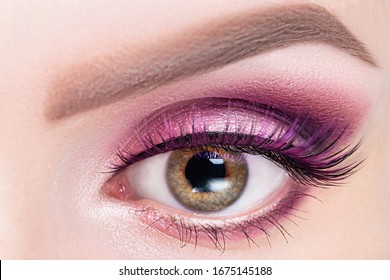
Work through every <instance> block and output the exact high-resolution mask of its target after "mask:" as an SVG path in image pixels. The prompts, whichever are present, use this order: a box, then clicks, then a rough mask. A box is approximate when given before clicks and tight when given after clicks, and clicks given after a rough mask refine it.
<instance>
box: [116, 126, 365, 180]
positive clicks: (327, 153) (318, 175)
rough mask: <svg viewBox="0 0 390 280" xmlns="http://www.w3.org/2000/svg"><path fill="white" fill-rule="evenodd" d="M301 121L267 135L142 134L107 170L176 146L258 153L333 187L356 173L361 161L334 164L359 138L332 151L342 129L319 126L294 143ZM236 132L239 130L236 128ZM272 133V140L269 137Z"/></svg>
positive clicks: (298, 175)
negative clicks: (136, 146)
mask: <svg viewBox="0 0 390 280" xmlns="http://www.w3.org/2000/svg"><path fill="white" fill-rule="evenodd" d="M304 123H305V122H300V121H299V120H298V119H296V120H295V121H293V122H292V124H291V125H290V127H289V128H288V129H287V130H285V132H281V129H280V127H277V128H276V129H274V131H273V132H272V134H271V135H270V136H269V137H267V138H263V137H260V136H259V135H248V134H241V133H233V132H227V131H228V130H227V128H226V131H224V132H208V131H203V132H197V133H192V134H191V133H190V134H184V135H183V134H182V135H180V136H178V137H172V138H170V139H164V137H163V136H161V134H160V141H161V142H159V143H154V142H153V140H152V137H151V136H150V135H146V137H143V138H142V144H143V146H144V151H143V152H141V153H138V154H132V153H130V152H129V151H126V150H123V149H120V150H118V151H117V152H116V155H117V157H118V158H119V159H120V161H121V164H112V165H111V166H110V172H114V173H116V172H120V171H121V170H123V169H124V168H126V167H127V166H129V165H131V164H133V163H135V162H138V161H140V160H143V159H145V158H148V157H151V156H154V155H157V154H161V153H165V152H169V151H172V150H176V149H198V151H199V149H202V148H205V147H206V146H208V147H212V148H215V149H225V150H226V151H229V152H243V153H248V154H252V155H261V156H263V157H265V158H267V159H269V160H271V161H273V162H274V163H275V164H277V165H278V166H280V167H282V168H284V169H285V170H286V172H287V173H288V174H289V175H290V176H291V178H292V179H293V180H295V181H297V182H299V183H301V184H303V185H310V186H316V187H328V186H335V185H339V184H340V182H341V181H342V180H344V179H346V178H348V177H349V176H351V175H352V174H354V173H355V172H356V170H357V168H358V167H359V166H360V165H361V164H362V162H363V160H361V161H354V162H352V163H349V164H347V165H345V166H340V167H338V166H339V165H340V164H341V163H343V162H345V161H346V160H347V159H348V158H349V157H350V156H351V155H352V154H354V153H355V152H356V151H357V150H358V148H359V147H360V145H361V141H359V142H358V143H357V144H356V145H354V146H346V147H344V148H341V149H339V150H337V151H333V148H334V147H335V146H336V144H337V142H338V140H339V139H340V138H341V137H342V136H343V134H344V132H345V131H346V129H344V130H342V131H341V132H340V133H339V134H335V132H334V129H332V128H321V129H318V130H317V132H316V133H314V135H312V136H308V137H307V138H306V139H304V140H303V143H301V144H296V140H297V138H298V137H299V136H300V135H305V134H307V133H306V131H305V130H304ZM252 126H253V124H252ZM193 130H194V129H193ZM237 131H242V130H241V128H240V127H239V128H238V129H237ZM251 131H252V129H251ZM274 136H276V139H273V138H274ZM330 139H331V141H330Z"/></svg>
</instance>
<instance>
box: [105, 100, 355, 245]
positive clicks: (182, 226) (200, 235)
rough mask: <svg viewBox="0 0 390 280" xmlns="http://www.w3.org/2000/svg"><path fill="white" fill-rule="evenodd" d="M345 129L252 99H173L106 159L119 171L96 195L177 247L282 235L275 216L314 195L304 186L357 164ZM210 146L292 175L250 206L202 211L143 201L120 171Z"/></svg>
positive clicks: (338, 176) (326, 182) (286, 214)
mask: <svg viewBox="0 0 390 280" xmlns="http://www.w3.org/2000/svg"><path fill="white" fill-rule="evenodd" d="M279 108H281V106H279ZM346 131H348V129H347V128H346V126H345V124H343V123H341V122H334V123H332V122H331V121H328V123H327V125H324V124H323V122H321V121H319V120H317V119H316V118H315V117H314V116H311V115H310V114H309V113H300V114H297V113H294V112H293V110H283V111H282V110H281V109H278V108H275V107H274V106H272V105H271V104H269V103H268V104H262V103H256V102H254V101H253V100H251V101H249V100H245V99H237V98H200V99H192V100H186V101H181V102H176V103H173V104H171V105H168V106H165V107H163V108H160V109H159V110H156V111H155V112H154V113H153V114H151V115H150V116H149V117H148V118H146V119H145V120H144V121H143V122H142V124H139V125H138V126H137V128H136V129H135V130H134V131H133V134H132V136H131V137H130V138H129V139H127V141H126V142H124V143H123V144H122V146H121V147H120V148H119V149H118V151H117V153H116V157H115V158H114V160H113V161H112V162H111V172H113V173H118V174H119V175H118V176H119V177H120V179H118V178H116V176H114V177H113V179H112V180H110V181H109V182H108V183H107V184H106V185H105V187H104V188H103V192H104V193H105V194H106V195H108V196H109V197H111V198H115V199H118V200H119V201H122V202H125V203H128V204H129V205H130V208H131V209H132V211H133V213H134V214H136V215H138V216H139V219H140V220H141V221H144V223H145V225H146V227H147V228H149V227H153V228H155V229H157V230H158V231H160V232H162V233H163V234H166V235H169V236H171V237H174V238H176V239H178V240H180V242H181V244H182V245H186V244H188V243H192V244H194V245H195V246H197V245H199V244H202V246H203V245H204V246H207V241H208V242H209V243H210V244H212V246H214V247H215V248H216V249H218V250H220V251H224V250H225V246H226V242H227V240H240V239H242V238H246V239H247V240H248V242H252V243H254V244H257V243H256V241H255V240H254V239H256V237H257V236H258V235H259V233H261V234H263V235H264V236H265V237H266V239H267V240H268V238H269V235H270V232H271V231H272V229H271V228H272V227H274V228H276V229H277V231H279V232H280V233H281V234H282V235H283V237H284V238H286V239H287V237H286V236H287V235H288V232H287V231H286V230H285V229H284V227H283V226H282V224H281V220H290V219H291V217H292V216H294V215H295V213H294V211H296V205H297V204H299V203H301V202H302V201H303V199H302V198H307V197H313V196H312V195H311V194H310V189H311V187H326V186H332V185H338V184H339V183H341V182H342V180H343V179H345V178H347V177H349V176H350V175H351V174H353V172H354V171H355V169H356V167H357V166H358V165H359V163H360V162H359V161H352V162H350V163H348V164H345V161H346V160H347V159H348V158H349V157H350V156H351V155H352V154H353V153H354V152H355V151H356V150H357V149H358V147H359V144H357V145H355V146H348V145H345V144H343V143H344V142H345V141H346V140H345V138H346V137H345V136H346ZM340 142H342V143H340ZM210 148H211V149H216V150H218V149H223V150H226V151H228V152H236V153H246V154H251V155H258V156H263V157H264V158H266V159H267V160H271V161H273V162H274V163H275V164H277V165H278V166H280V167H281V168H283V169H284V170H285V171H286V172H287V173H288V174H289V175H290V177H291V179H288V180H285V182H284V183H283V187H281V188H279V189H277V190H276V191H275V192H273V193H271V194H270V195H269V196H268V197H267V198H266V199H264V200H263V201H262V202H261V203H259V204H258V205H253V207H252V208H251V209H250V210H245V211H240V212H239V213H235V214H234V215H218V213H217V214H216V215H208V214H207V215H206V214H205V213H196V211H195V212H192V213H191V211H183V210H177V209H172V208H169V207H166V206H163V205H159V204H158V203H157V204H156V203H150V202H147V200H145V199H142V197H137V193H136V192H135V191H134V189H133V188H132V186H131V179H130V178H129V181H127V179H126V177H123V176H122V177H121V176H120V174H122V173H123V172H125V170H126V169H127V168H128V166H130V168H131V166H132V165H133V164H135V163H137V162H141V161H142V160H144V159H147V158H149V157H153V156H155V155H158V154H162V153H166V152H170V151H175V150H183V149H189V150H191V149H203V150H208V149H210ZM114 178H115V179H114ZM156 191H157V192H158V188H157V187H156ZM151 205H155V206H151ZM156 205H157V206H156ZM162 209H165V210H162Z"/></svg>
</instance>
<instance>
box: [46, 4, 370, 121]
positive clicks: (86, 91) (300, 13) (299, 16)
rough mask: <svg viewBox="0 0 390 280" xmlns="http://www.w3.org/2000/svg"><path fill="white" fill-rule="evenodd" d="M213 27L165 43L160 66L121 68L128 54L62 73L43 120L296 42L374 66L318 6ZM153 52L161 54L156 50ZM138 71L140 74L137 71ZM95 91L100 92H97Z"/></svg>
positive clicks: (149, 60)
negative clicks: (107, 62) (326, 47)
mask: <svg viewBox="0 0 390 280" xmlns="http://www.w3.org/2000/svg"><path fill="white" fill-rule="evenodd" d="M281 18H283V21H281V20H280V19H281ZM215 26H216V28H214V29H213V28H211V29H210V30H209V29H208V28H206V30H207V31H204V29H205V28H203V27H201V28H199V30H198V31H196V32H194V33H192V34H190V35H187V34H185V35H186V36H185V38H186V40H184V39H183V38H176V39H177V40H178V41H179V42H182V41H185V42H186V44H185V45H184V46H183V44H178V42H176V40H175V41H173V42H170V43H169V44H168V48H165V51H167V53H165V55H161V57H163V58H164V59H162V60H160V59H158V58H156V56H155V54H154V53H155V50H154V51H153V52H152V53H153V55H150V57H148V56H146V58H145V59H144V60H142V61H141V64H142V67H139V66H140V65H138V66H137V65H128V64H127V63H123V61H126V60H129V61H132V62H133V61H134V59H131V58H132V56H134V53H133V52H131V53H129V54H125V55H124V56H123V57H122V56H121V57H120V59H119V58H116V61H113V63H112V65H111V64H110V65H108V66H107V65H102V66H103V67H97V68H96V69H99V70H95V71H94V70H93V69H90V64H89V63H88V64H87V65H80V66H74V65H73V66H72V69H71V71H70V72H69V74H68V75H67V73H64V75H61V76H58V77H57V79H55V80H53V81H52V83H51V87H50V88H49V96H48V99H47V102H46V107H47V108H46V117H47V119H48V120H51V121H53V120H59V119H61V118H64V117H67V116H70V115H72V114H75V113H79V112H81V111H85V110H91V109H94V108H97V107H99V106H102V105H104V104H107V103H111V102H113V101H116V100H119V99H122V98H124V97H126V96H128V95H129V92H131V93H136V92H142V91H145V90H149V89H152V88H155V87H157V86H159V85H162V84H165V83H168V82H170V81H173V80H175V79H176V80H177V79H180V78H184V77H186V76H189V75H193V74H195V73H198V72H204V71H206V70H208V69H213V68H217V67H221V66H223V65H226V64H228V63H232V62H235V61H237V60H240V59H243V58H246V57H249V56H252V55H255V54H259V53H261V52H264V51H267V50H270V49H272V48H280V47H287V46H289V45H292V44H295V43H298V42H307V41H314V42H321V43H325V44H329V45H333V46H335V47H337V48H339V49H342V50H344V51H346V52H347V53H349V54H351V55H353V56H355V57H357V58H360V59H361V60H363V61H365V62H366V63H368V64H369V65H372V66H376V65H377V64H376V62H375V60H374V59H373V58H372V56H371V55H370V53H369V52H368V51H367V49H366V48H365V47H364V45H363V44H362V43H361V42H360V41H359V40H357V39H356V38H355V36H354V35H353V34H352V33H351V32H350V31H348V29H347V28H346V27H345V26H344V25H343V24H342V23H341V22H340V21H339V20H338V19H337V18H336V17H335V16H333V15H331V14H330V13H329V12H328V11H326V10H325V9H324V8H321V7H320V6H317V5H307V4H305V5H295V6H288V7H281V8H280V7H279V8H272V9H268V10H261V11H260V12H257V13H251V14H245V15H243V16H240V17H236V18H233V19H231V18H229V20H226V19H223V20H222V21H221V22H219V24H218V23H217V24H215ZM238 27H240V28H238ZM191 36H192V37H193V38H191ZM179 37H180V36H179ZM188 37H190V38H188ZM210 38H213V40H210ZM215 38H217V39H215ZM158 49H159V51H161V48H160V47H159V48H158ZM243 49H244V50H245V51H242V50H243ZM163 51H164V48H163ZM126 57H127V59H126ZM118 59H119V60H120V62H119V63H118V61H117V60H118ZM141 68H142V69H144V70H145V71H140V69H141ZM156 69H157V70H156ZM113 70H115V71H113ZM113 72H114V73H116V74H113ZM141 72H142V73H141ZM107 73H110V75H107ZM129 73H131V74H129ZM64 81H66V83H64ZM96 85H98V86H99V87H98V88H96ZM113 85H115V87H114V86H113Z"/></svg>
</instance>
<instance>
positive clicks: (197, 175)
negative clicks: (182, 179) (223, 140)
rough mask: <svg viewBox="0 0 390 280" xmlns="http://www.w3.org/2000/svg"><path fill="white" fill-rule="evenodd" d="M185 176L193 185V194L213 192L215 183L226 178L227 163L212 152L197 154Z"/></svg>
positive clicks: (188, 165)
mask: <svg viewBox="0 0 390 280" xmlns="http://www.w3.org/2000/svg"><path fill="white" fill-rule="evenodd" d="M185 176H186V178H187V180H188V181H189V182H190V183H191V186H192V191H193V192H212V191H213V189H214V188H213V185H215V182H217V181H220V180H223V179H224V178H225V176H226V168H225V162H224V160H223V158H222V157H221V156H220V155H218V154H217V153H215V152H212V151H203V152H199V153H196V154H194V155H193V156H192V157H191V158H190V160H189V161H188V163H187V165H186V168H185Z"/></svg>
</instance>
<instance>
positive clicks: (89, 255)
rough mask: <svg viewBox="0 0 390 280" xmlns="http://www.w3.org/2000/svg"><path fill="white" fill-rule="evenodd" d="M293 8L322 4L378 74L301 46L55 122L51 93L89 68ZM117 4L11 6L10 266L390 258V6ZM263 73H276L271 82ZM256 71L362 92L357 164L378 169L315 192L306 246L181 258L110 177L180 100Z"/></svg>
mask: <svg viewBox="0 0 390 280" xmlns="http://www.w3.org/2000/svg"><path fill="white" fill-rule="evenodd" d="M292 2H296V3H308V2H310V3H316V4H318V5H320V6H322V7H324V8H326V9H327V10H329V11H330V12H331V13H333V14H334V15H336V16H337V17H338V18H339V19H340V20H341V22H342V23H343V24H344V25H345V26H346V27H347V28H348V29H349V30H350V31H351V32H352V33H353V34H354V35H355V36H356V37H357V38H358V39H359V40H360V41H361V42H363V43H364V44H365V45H366V47H367V49H368V51H369V52H370V53H371V54H372V56H373V58H374V59H375V61H376V62H377V64H378V66H377V67H372V66H369V65H367V64H366V63H364V62H362V61H360V60H358V59H356V58H354V57H352V56H350V55H348V54H346V53H344V52H341V51H339V50H336V49H335V48H332V47H329V46H323V45H321V46H318V45H313V46H312V45H296V46H292V47H289V48H286V49H282V50H276V51H271V52H268V53H264V54H260V55H258V56H256V57H254V58H253V59H251V60H248V61H244V62H239V63H238V64H236V65H230V66H226V67H225V68H221V69H218V70H215V71H213V72H210V73H204V74H201V75H198V76H196V77H188V78H186V79H184V80H181V81H177V82H174V83H172V84H169V85H165V86H161V87H158V88H155V89H152V90H150V91H149V92H147V93H146V94H145V95H139V96H138V95H137V96H129V97H126V98H124V99H121V100H119V101H117V102H114V103H111V104H109V105H107V106H103V107H100V108H96V109H94V110H90V111H87V112H83V113H80V114H76V115H73V116H70V117H68V118H65V119H62V120H59V121H56V122H52V121H48V120H47V118H46V117H45V116H46V115H45V112H46V107H47V95H48V91H49V88H50V87H49V84H50V82H51V81H52V80H53V79H55V78H57V77H58V76H59V75H61V71H63V69H69V68H70V66H72V65H74V64H77V63H79V62H80V61H90V63H91V64H90V67H91V68H94V67H95V66H96V65H98V64H96V65H95V64H94V61H95V60H96V59H97V58H99V57H101V56H102V55H103V54H110V55H113V56H115V55H116V52H120V51H121V50H122V49H123V47H124V46H126V48H127V49H132V48H134V49H142V47H145V46H150V45H153V46H154V45H158V44H159V42H161V41H163V40H164V38H169V37H170V36H175V34H178V33H180V32H183V30H188V29H191V28H192V27H194V26H199V25H202V23H204V22H207V21H209V20H211V19H213V18H215V17H219V16H228V15H230V14H232V13H234V14H239V13H242V12H245V11H249V10H253V9H262V8H264V9H266V8H268V7H272V6H274V5H290V4H291V3H292ZM115 3H116V4H115V5H113V4H112V1H104V0H101V1H83V2H82V4H80V1H50V2H47V3H46V2H44V1H30V2H28V4H26V2H25V1H1V2H0V34H2V35H1V37H2V39H1V40H0V55H1V63H0V135H1V137H0V147H1V149H0V223H1V227H0V258H1V259H71V258H77V259H111V258H112V259H118V258H119V259H121V258H123V259H147V258H152V259H159V258H163V259H204V258H212V259H225V258H226V259H232V258H237V259H259V258H261V259H264V258H265V259H388V258H390V248H389V244H390V235H389V234H388V231H389V230H390V214H389V213H390V203H388V202H389V201H390V188H389V186H388V182H389V180H390V173H389V172H388V168H389V166H390V146H389V142H388V141H387V139H388V137H389V136H390V135H389V131H390V121H389V120H390V115H389V114H390V113H389V110H388V108H389V106H390V96H389V94H388V92H389V90H390V52H389V51H388V50H389V49H390V37H389V36H388V26H390V1H379V0H378V1H372V2H371V3H370V4H369V5H368V4H366V2H364V1H276V0H275V1H250V0H248V1H240V2H239V3H238V2H236V1H159V2H153V3H152V2H147V1H131V2H130V1H116V2H115ZM362 18H364V21H363V20H361V19H362ZM161 51H163V50H161ZM156 52H157V54H158V49H157V50H156ZM137 55H138V53H136V56H137ZM254 62H256V63H254ZM248 65H252V66H253V65H254V66H253V67H248ZM256 65H262V66H264V67H262V70H259V71H257V70H256V69H257V68H256V67H258V66H256ZM248 69H255V70H254V72H256V73H257V74H259V73H260V74H261V75H267V73H268V72H278V71H281V72H283V71H285V72H294V73H296V72H300V73H301V74H302V76H306V77H307V76H310V77H311V76H313V77H317V76H318V77H320V78H321V80H327V81H332V79H336V80H337V83H339V84H342V85H348V86H350V88H351V90H348V91H347V93H346V94H348V95H349V98H351V100H354V99H356V100H359V102H360V101H361V100H362V102H363V104H366V106H364V107H366V108H367V109H366V110H365V113H364V114H363V115H362V116H361V118H360V121H356V120H355V122H359V124H358V125H356V124H355V123H354V125H356V129H355V131H354V133H353V135H352V136H351V142H356V141H358V140H359V139H361V138H362V137H363V138H364V144H363V146H362V147H361V149H360V150H359V152H358V155H357V156H360V157H361V158H366V161H365V162H364V165H363V167H362V168H361V169H360V170H359V171H358V172H357V173H356V174H354V175H353V176H352V177H350V178H348V180H347V181H348V182H347V184H345V185H343V186H342V187H336V188H331V189H329V190H321V189H319V190H315V193H313V195H315V196H316V197H317V198H319V199H320V200H321V201H322V203H320V202H318V201H317V200H315V199H308V200H305V202H304V203H302V207H301V208H300V209H302V210H303V211H305V214H304V216H303V217H304V218H305V220H299V219H298V220H294V221H296V222H297V223H298V224H299V226H298V227H297V226H294V225H293V224H291V223H290V224H286V227H287V228H288V231H289V232H290V234H291V235H292V236H293V238H289V242H288V244H286V242H285V240H284V239H283V237H282V236H281V234H280V233H278V232H277V231H276V230H274V232H273V235H272V237H271V243H272V248H270V247H269V246H268V245H267V243H266V240H262V241H259V243H260V245H263V244H264V245H265V246H259V247H256V246H253V245H252V246H251V247H250V248H249V247H248V245H247V240H246V239H245V240H241V241H235V242H234V243H233V244H231V245H229V248H228V250H226V251H225V252H224V254H222V255H221V254H220V252H219V251H218V250H215V249H214V248H212V246H199V247H198V248H197V249H196V250H195V251H194V248H193V246H186V247H184V248H180V245H179V244H178V241H177V240H176V239H173V238H170V237H167V236H166V235H163V234H161V233H158V232H157V231H153V230H151V231H145V230H144V228H145V225H143V224H142V223H141V222H139V220H138V218H137V217H136V216H134V215H130V214H129V211H128V207H127V205H123V204H121V203H117V202H112V201H107V200H106V199H104V198H102V196H101V189H102V186H103V185H104V184H105V183H106V182H107V180H108V179H109V175H107V174H103V173H102V172H101V171H102V169H103V167H104V166H105V163H106V162H107V160H108V159H109V158H110V155H112V154H113V152H114V151H115V147H116V145H118V144H119V143H120V142H121V141H124V138H125V131H126V130H127V129H128V127H131V126H132V125H135V124H136V123H137V122H138V121H140V120H141V119H143V118H144V117H145V116H147V115H148V114H150V113H151V112H152V111H153V110H156V109H158V108H159V106H160V105H161V104H162V103H163V102H165V103H166V104H169V102H173V101H174V100H176V99H175V98H174V97H172V95H170V92H175V91H177V92H178V91H182V92H187V93H186V94H187V98H194V97H193V96H191V94H193V93H194V92H195V89H199V90H201V89H202V86H206V85H207V84H214V81H216V80H218V79H219V78H221V77H224V76H228V77H229V78H231V77H237V78H238V79H240V77H244V76H245V71H248ZM283 69H284V70H283ZM286 69H287V70H286ZM291 69H292V70H291ZM306 72H307V73H306ZM256 73H255V74H256ZM283 73H284V72H283ZM306 74H307V75H306ZM63 83H64V85H65V84H66V81H63ZM355 89H356V91H355ZM162 99H163V100H164V101H161V100H162ZM359 102H358V101H355V103H354V102H351V103H350V105H349V106H352V107H353V106H358V105H357V104H358V103H359ZM359 104H361V103H359ZM359 106H360V105H359ZM351 119H353V118H352V117H351Z"/></svg>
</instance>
